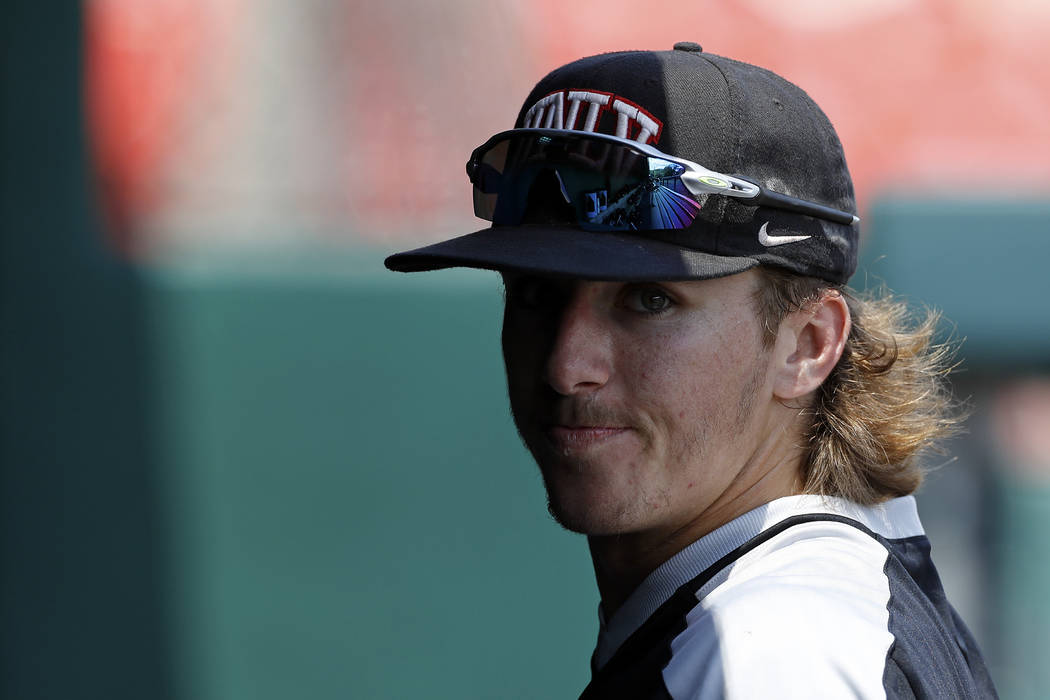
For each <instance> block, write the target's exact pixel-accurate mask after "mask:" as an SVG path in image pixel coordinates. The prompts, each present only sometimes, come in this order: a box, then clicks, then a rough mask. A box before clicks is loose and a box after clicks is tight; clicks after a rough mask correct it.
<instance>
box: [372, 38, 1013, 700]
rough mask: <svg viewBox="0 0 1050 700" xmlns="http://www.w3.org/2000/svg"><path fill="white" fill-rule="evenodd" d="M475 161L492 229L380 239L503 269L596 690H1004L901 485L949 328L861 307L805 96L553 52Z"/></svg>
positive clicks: (760, 81)
mask: <svg viewBox="0 0 1050 700" xmlns="http://www.w3.org/2000/svg"><path fill="white" fill-rule="evenodd" d="M515 127H516V128H515V129H513V130H511V131H507V132H503V133H501V134H498V135H496V136H494V137H493V138H492V139H490V140H489V141H488V142H486V143H485V144H484V145H482V146H480V147H479V148H478V149H476V150H475V151H474V153H473V154H472V156H471V158H470V161H469V163H468V165H467V171H468V174H469V176H470V179H471V181H472V182H473V185H474V203H475V211H476V213H477V214H478V215H479V216H481V217H482V218H485V219H488V220H490V221H492V224H493V225H492V227H490V228H487V229H484V230H482V231H478V232H476V233H473V234H470V235H467V236H463V237H460V238H457V239H453V240H450V241H445V242H443V243H438V244H435V245H432V246H428V247H426V248H421V249H419V250H415V251H410V252H407V253H401V254H398V255H394V256H391V257H390V258H389V259H388V260H387V266H388V267H390V268H391V269H394V270H400V271H405V272H409V271H417V270H432V269H438V268H444V267H450V266H457V265H459V266H469V267H478V268H486V269H492V270H498V271H500V272H501V273H502V274H503V278H504V281H505V284H506V299H507V303H506V312H505V316H504V325H503V350H504V358H505V361H506V366H507V380H508V387H509V393H510V401H511V408H512V411H513V414H514V419H515V422H516V424H517V426H518V430H519V431H520V433H521V436H522V438H523V440H524V442H525V444H526V446H527V447H528V448H529V450H530V451H531V453H532V454H533V456H534V457H535V459H536V462H537V463H538V465H539V467H540V470H541V472H542V474H543V478H544V482H545V484H546V487H547V492H548V497H549V502H550V510H551V512H552V514H553V515H554V516H555V517H556V518H557V519H558V521H559V522H560V523H562V524H563V525H564V526H565V527H566V528H568V529H570V530H574V531H576V532H581V533H584V534H586V535H587V536H588V541H589V543H590V549H591V554H592V558H593V560H594V568H595V573H596V577H597V581H598V587H599V591H600V593H601V598H602V609H601V610H602V614H601V630H600V633H599V638H598V645H597V648H596V650H595V652H594V656H593V659H592V671H593V678H592V681H591V684H590V685H589V686H588V688H587V690H586V691H585V692H584V697H588V698H597V697H630V698H649V697H673V698H722V697H731V698H785V697H798V698H814V697H834V698H839V697H851V698H852V697H863V698H883V697H890V698H910V697H945V698H949V697H950V698H987V697H994V696H995V691H994V689H993V687H992V684H991V681H990V679H989V678H988V675H987V672H986V671H985V668H984V664H983V662H982V660H981V657H980V653H979V651H978V650H977V648H976V646H975V645H974V642H973V640H972V638H971V637H970V634H969V632H968V631H967V630H966V628H965V626H964V625H963V624H962V622H961V621H960V620H959V619H958V617H957V616H956V615H955V613H954V611H953V610H952V608H951V606H950V605H949V604H948V603H947V601H946V600H945V598H944V593H943V590H942V589H941V586H940V583H939V581H938V578H937V574H936V572H935V570H934V568H933V564H932V562H931V560H930V557H929V545H928V542H927V541H926V538H925V536H924V534H923V531H922V526H921V525H920V523H919V520H918V516H917V513H916V509H915V502H914V499H913V498H912V497H911V496H910V495H909V494H911V493H912V492H913V491H914V490H915V489H916V488H917V487H918V485H919V482H920V480H921V473H920V472H919V470H918V466H917V465H916V455H917V454H918V453H919V452H920V451H921V450H922V449H923V448H925V447H928V446H929V445H930V444H931V441H932V440H934V439H935V438H937V437H940V436H943V435H944V434H946V433H947V432H949V431H950V430H951V428H952V427H953V423H954V420H955V419H954V417H953V416H952V415H951V409H950V405H949V403H948V400H947V398H946V395H945V393H944V391H943V389H942V387H941V383H940V378H941V374H942V366H943V359H944V358H943V356H942V355H941V354H940V353H939V351H938V350H936V349H935V348H932V347H931V346H930V335H931V333H932V330H933V324H934V320H933V319H931V320H929V321H927V322H926V323H925V324H922V325H920V326H919V327H918V328H911V329H908V328H905V327H904V326H903V325H902V320H903V318H904V316H905V313H904V310H903V309H902V308H901V307H900V306H898V305H896V304H894V303H893V302H891V301H888V300H885V299H865V300H861V299H856V298H853V297H852V296H851V295H850V294H849V293H848V291H847V290H846V289H845V287H844V285H845V283H846V281H847V279H848V278H849V277H850V275H851V274H852V273H853V271H854V269H855V268H856V258H857V238H858V220H857V218H856V216H855V215H854V209H855V205H854V200H853V186H852V182H851V179H850V176H849V172H848V170H847V168H846V164H845V159H844V157H843V154H842V147H841V145H840V144H839V141H838V137H837V136H836V134H835V132H834V130H833V128H832V126H831V124H830V123H829V122H828V120H827V118H826V117H825V116H824V114H823V113H822V112H821V111H820V109H819V108H818V107H817V106H816V104H814V103H813V102H812V100H810V99H809V97H808V96H807V95H806V94H805V93H804V92H802V90H800V89H799V88H797V87H796V86H794V85H792V84H791V83H789V82H787V81H785V80H783V79H782V78H780V77H779V76H776V75H775V74H773V73H771V72H769V71H766V70H764V69H761V68H758V67H755V66H751V65H748V64H744V63H739V62H736V61H732V60H729V59H726V58H722V57H719V56H714V55H711V54H707V53H704V52H703V51H702V49H701V48H700V47H699V46H697V45H696V44H692V43H681V44H677V45H676V46H675V47H674V50H672V51H666V52H623V53H612V54H605V55H601V56H594V57H590V58H585V59H582V60H580V61H576V62H574V63H571V64H569V65H567V66H564V67H562V68H559V69H558V70H555V71H554V72H553V73H551V74H550V75H548V76H547V77H546V78H544V79H543V80H542V81H541V82H540V83H539V84H538V85H537V86H536V88H535V89H534V90H533V92H532V94H530V95H529V97H528V98H527V99H526V101H525V105H524V106H523V108H522V110H521V112H520V114H519V116H518V120H517V123H516V124H515Z"/></svg>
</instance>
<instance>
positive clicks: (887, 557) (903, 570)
mask: <svg viewBox="0 0 1050 700" xmlns="http://www.w3.org/2000/svg"><path fill="white" fill-rule="evenodd" d="M929 549H930V548H929V542H928V540H927V539H926V536H925V534H924V532H923V530H922V525H921V523H920V522H919V518H918V513H917V511H916V507H915V500H914V499H913V498H912V497H910V496H909V497H905V498H898V499H895V500H892V501H889V502H887V503H883V504H880V505H876V506H868V507H866V506H859V505H856V504H854V503H851V502H849V501H845V500H842V499H838V498H824V497H820V496H790V497H787V498H781V499H778V500H776V501H773V502H771V503H768V504H766V505H764V506H762V507H760V508H757V509H755V510H753V511H751V512H749V513H747V514H745V515H743V516H741V517H739V518H737V519H735V520H733V521H731V522H729V523H727V524H726V525H724V526H722V527H720V528H719V529H717V530H715V531H714V532H711V533H709V534H708V535H706V536H704V537H703V538H701V539H700V540H698V541H696V542H694V543H693V544H692V545H690V546H689V547H687V548H685V549H684V550H682V551H681V552H679V553H678V554H677V555H675V556H674V557H672V558H671V559H670V560H668V561H667V562H665V563H664V564H663V565H662V566H660V567H659V568H658V569H657V570H656V571H654V572H653V573H652V574H650V575H649V577H648V578H647V579H646V580H645V581H644V582H643V583H642V585H641V586H639V587H638V589H637V590H635V591H634V592H633V593H632V595H631V596H630V598H628V599H627V601H626V602H625V603H624V605H623V606H622V607H621V608H620V609H619V610H617V611H616V613H615V614H614V615H612V616H611V618H610V619H608V620H605V619H604V618H603V619H602V620H601V631H600V634H599V638H598V645H597V648H596V649H595V652H594V656H593V658H592V671H593V678H592V681H591V684H590V685H589V686H588V687H587V689H586V690H585V691H584V693H583V696H582V697H584V698H605V697H624V698H628V697H630V698H691V699H698V700H715V699H720V698H730V699H732V698H749V699H750V698H778V699H780V698H806V699H807V700H812V699H813V698H913V697H914V698H953V699H959V698H994V697H996V695H995V690H994V688H993V686H992V683H991V680H990V679H989V677H988V673H987V671H986V670H985V667H984V662H983V661H982V659H981V656H980V652H979V651H978V650H977V648H976V646H975V644H974V641H973V638H972V637H971V636H970V633H969V632H968V631H967V629H966V627H965V625H963V623H962V621H961V620H960V619H959V618H958V616H957V615H956V613H955V611H954V610H953V609H952V608H951V606H950V605H949V604H948V602H947V600H946V599H945V597H944V591H943V589H942V588H941V585H940V580H939V578H938V576H937V572H936V570H935V569H934V567H933V562H932V561H931V559H930V556H929Z"/></svg>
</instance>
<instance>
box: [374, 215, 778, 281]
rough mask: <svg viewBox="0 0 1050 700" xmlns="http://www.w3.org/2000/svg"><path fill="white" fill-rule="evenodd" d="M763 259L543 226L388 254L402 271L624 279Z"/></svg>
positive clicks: (740, 267) (689, 275)
mask: <svg viewBox="0 0 1050 700" xmlns="http://www.w3.org/2000/svg"><path fill="white" fill-rule="evenodd" d="M758 264H759V261H758V260H756V259H755V258H749V257H728V256H722V255H711V254H710V253H704V252H701V251H698V250H693V249H691V248H682V247H680V246H677V245H673V244H671V243H665V242H663V241H658V240H654V239H652V238H646V237H644V236H640V235H630V234H625V233H595V232H591V231H583V230H580V229H576V228H558V227H552V226H539V225H523V226H493V227H491V228H486V229H482V230H481V231H476V232H474V233H468V234H467V235H465V236H460V237H458V238H453V239H451V240H447V241H442V242H441V243H435V244H433V245H429V246H425V247H423V248H417V249H416V250H409V251H406V252H404V253H397V254H395V255H391V256H390V257H388V258H387V259H386V266H387V268H389V269H391V270H394V271H396V272H423V271H426V270H440V269H444V268H449V267H475V268H480V269H484V270H499V271H502V270H512V271H519V272H531V273H537V274H547V275H555V276H563V277H576V278H581V279H592V280H618V281H641V280H667V281H671V280H690V279H711V278H714V277H725V276H726V275H732V274H736V273H738V272H743V271H744V270H748V269H750V268H752V267H755V266H757V265H758Z"/></svg>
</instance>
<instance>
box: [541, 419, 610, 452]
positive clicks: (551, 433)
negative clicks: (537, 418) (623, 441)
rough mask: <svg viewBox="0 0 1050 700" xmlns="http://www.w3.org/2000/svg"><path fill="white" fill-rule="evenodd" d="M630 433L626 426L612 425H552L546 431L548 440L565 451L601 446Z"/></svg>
mask: <svg viewBox="0 0 1050 700" xmlns="http://www.w3.org/2000/svg"><path fill="white" fill-rule="evenodd" d="M629 431H630V428H627V427H624V426H610V425H551V426H547V427H546V428H545V429H544V431H543V432H544V435H545V436H546V437H547V440H549V441H550V442H551V444H552V445H554V446H555V447H557V448H559V449H562V450H565V449H572V448H581V447H591V446H597V445H601V444H602V443H605V442H607V441H609V440H612V439H614V438H617V437H619V436H621V435H624V434H626V433H627V432H629Z"/></svg>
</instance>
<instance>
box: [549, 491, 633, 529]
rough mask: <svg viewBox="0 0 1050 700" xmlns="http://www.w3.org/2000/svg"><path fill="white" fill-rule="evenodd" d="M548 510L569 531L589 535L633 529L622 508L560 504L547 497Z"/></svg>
mask: <svg viewBox="0 0 1050 700" xmlns="http://www.w3.org/2000/svg"><path fill="white" fill-rule="evenodd" d="M547 512H548V513H550V514H551V517H552V518H554V521H555V522H556V523H558V524H559V525H561V526H562V527H563V528H565V529H566V530H568V531H569V532H575V533H578V534H580V535H587V536H589V537H601V536H606V535H622V534H626V533H628V532H630V531H631V530H632V528H631V526H630V524H629V523H628V522H627V517H626V513H625V512H623V510H622V509H612V508H599V507H593V506H592V507H587V506H583V505H581V504H573V505H571V506H568V505H566V504H559V503H558V502H557V501H556V500H555V499H553V498H551V497H550V494H548V497H547Z"/></svg>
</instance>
